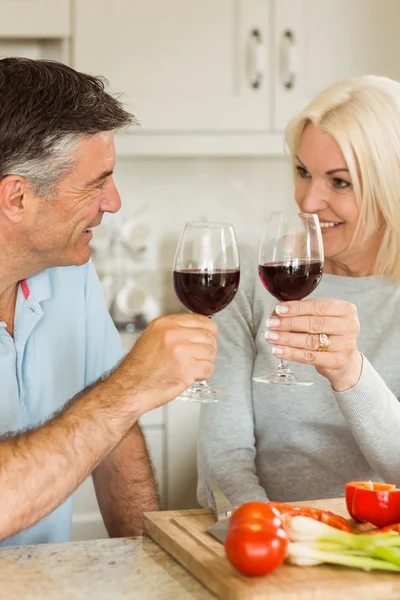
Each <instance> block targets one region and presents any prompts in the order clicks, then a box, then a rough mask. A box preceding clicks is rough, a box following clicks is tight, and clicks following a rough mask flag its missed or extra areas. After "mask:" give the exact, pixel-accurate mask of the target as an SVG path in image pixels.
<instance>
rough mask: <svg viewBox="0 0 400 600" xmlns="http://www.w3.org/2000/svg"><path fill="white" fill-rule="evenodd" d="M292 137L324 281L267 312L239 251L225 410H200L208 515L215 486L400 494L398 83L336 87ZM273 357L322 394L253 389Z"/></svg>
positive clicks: (288, 496) (267, 303)
mask: <svg viewBox="0 0 400 600" xmlns="http://www.w3.org/2000/svg"><path fill="white" fill-rule="evenodd" d="M286 140H287V143H288V146H289V149H290V153H291V157H292V160H293V166H294V170H295V200H296V202H297V205H298V208H299V210H300V211H301V212H306V213H316V214H317V215H318V217H319V219H320V223H321V227H322V236H323V243H324V252H325V266H324V276H323V278H322V282H321V283H320V285H319V286H318V288H317V289H316V290H315V292H314V293H313V294H312V295H311V296H310V297H309V298H308V299H305V300H303V301H300V302H287V303H284V304H282V305H280V306H279V308H276V310H275V312H273V313H272V315H271V311H273V308H274V306H275V307H276V304H277V302H276V300H274V298H273V297H272V296H270V295H269V294H268V293H267V292H266V291H265V290H264V289H263V287H262V285H261V283H260V281H259V279H258V275H257V270H256V269H257V249H256V248H255V249H252V250H246V251H245V252H242V253H241V259H242V261H241V271H242V281H241V286H240V289H239V292H238V294H237V297H236V299H235V301H234V302H232V303H231V304H230V306H229V307H228V308H226V309H225V310H224V311H223V312H221V313H220V315H219V317H217V319H216V320H217V322H218V324H219V338H218V339H219V349H218V358H217V364H216V369H215V375H214V376H213V380H212V383H213V385H216V386H219V387H222V388H227V389H228V390H229V393H230V400H227V401H225V402H221V403H219V404H211V405H206V406H203V407H202V412H201V419H200V432H199V453H198V468H199V484H198V497H199V501H200V502H201V504H203V505H206V504H207V495H206V489H205V481H206V479H207V478H208V477H210V476H212V477H213V478H214V479H216V481H217V482H218V483H219V485H220V487H221V489H222V490H223V491H224V492H225V494H226V495H227V496H228V497H229V498H230V500H231V501H232V502H234V503H235V504H239V503H241V502H244V501H247V500H266V499H270V500H281V501H290V500H292V501H296V500H303V499H315V498H328V497H339V496H343V495H344V485H345V483H346V481H349V480H368V479H371V480H380V479H382V480H385V481H387V482H391V483H396V484H400V405H399V403H398V398H400V285H399V284H400V84H399V83H397V82H395V81H392V80H389V79H386V78H381V77H372V76H368V77H358V78H353V79H348V80H345V81H342V82H339V83H337V84H335V85H333V86H331V87H330V88H328V89H327V90H326V91H324V92H323V93H321V94H320V95H319V96H317V97H316V98H315V99H314V100H313V101H312V102H311V103H310V104H309V105H308V106H307V107H306V108H305V109H304V110H303V111H302V112H301V113H300V114H299V115H298V116H297V117H296V118H295V119H293V121H292V122H291V123H290V124H289V126H288V128H287V131H286ZM359 322H360V324H361V327H360V325H359ZM321 333H325V334H327V335H328V337H329V341H330V345H329V348H328V350H327V351H325V352H318V349H321V347H320V346H321V344H320V336H319V334H321ZM271 346H272V348H271ZM271 349H272V352H271ZM278 358H283V359H285V360H290V361H295V362H298V363H300V364H299V365H296V375H298V376H299V379H300V380H302V379H303V380H308V379H310V378H311V379H312V380H313V381H314V385H313V386H312V387H311V388H307V387H299V386H285V385H270V386H269V385H263V384H260V383H256V382H253V381H252V376H253V375H264V374H267V373H272V372H274V371H275V370H276V366H277V359H278Z"/></svg>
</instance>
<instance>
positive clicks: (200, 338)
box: [0, 315, 217, 539]
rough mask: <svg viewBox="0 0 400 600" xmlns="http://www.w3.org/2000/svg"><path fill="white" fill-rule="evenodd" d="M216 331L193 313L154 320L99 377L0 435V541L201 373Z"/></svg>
mask: <svg viewBox="0 0 400 600" xmlns="http://www.w3.org/2000/svg"><path fill="white" fill-rule="evenodd" d="M216 332H217V326H216V325H215V324H214V323H213V322H212V321H210V320H209V319H207V318H206V317H201V316H200V315H174V316H171V317H162V318H160V319H156V320H155V321H153V322H152V323H150V325H149V326H148V327H147V329H146V331H145V332H144V333H143V335H142V336H141V338H140V340H139V341H138V342H137V344H136V345H135V347H134V348H133V349H132V350H131V352H130V353H129V354H128V355H127V357H126V358H125V359H124V360H123V361H122V363H121V364H120V366H119V367H118V368H117V369H116V370H115V371H114V372H113V373H111V375H109V376H108V377H107V378H106V379H104V380H103V381H99V382H98V383H96V384H94V385H93V386H92V387H91V388H89V389H86V390H85V391H84V392H81V393H80V394H78V396H77V397H76V398H75V399H74V400H73V401H72V403H71V404H69V405H68V406H67V407H66V408H64V409H63V410H62V411H61V412H60V413H59V414H58V415H57V416H56V417H54V418H53V419H52V420H51V421H49V422H48V423H46V424H45V425H44V426H42V427H40V428H38V429H36V430H32V431H28V432H25V433H22V434H19V435H16V436H13V437H10V438H8V439H3V440H2V441H0V539H4V538H7V537H9V536H11V535H13V534H15V533H17V532H19V531H21V530H22V529H25V528H26V527H29V526H31V525H34V524H35V523H37V522H38V521H39V520H40V519H42V518H43V517H45V516H46V515H48V514H49V513H50V512H52V511H53V510H54V509H55V508H56V507H57V506H58V505H59V504H61V503H62V502H63V501H64V500H65V499H66V498H67V497H68V496H69V495H70V494H71V493H72V492H73V491H74V490H75V489H76V488H77V487H78V485H79V484H80V483H81V482H82V481H83V480H84V479H85V478H86V477H87V476H88V475H89V474H90V473H91V472H92V470H93V469H94V468H95V467H96V466H97V465H98V464H99V463H100V462H101V461H102V460H103V459H104V458H105V457H106V456H107V455H108V454H109V453H110V452H111V451H112V450H113V449H114V448H115V447H116V446H117V444H118V443H119V442H120V440H121V439H122V438H123V437H124V436H125V435H126V434H127V432H128V431H129V430H130V429H131V427H132V426H133V425H134V424H135V423H136V422H137V420H138V418H139V417H140V416H141V415H142V414H144V413H145V412H147V411H149V410H152V409H153V408H157V407H158V406H161V405H163V404H166V403H167V402H169V401H170V400H173V399H174V398H176V396H178V395H179V394H180V393H181V392H183V390H185V389H186V388H187V387H188V386H189V385H190V384H191V383H192V382H193V381H194V380H201V379H208V377H210V375H211V373H212V372H213V368H214V365H213V363H214V360H215V355H216V340H215V337H216Z"/></svg>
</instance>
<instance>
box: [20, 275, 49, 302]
mask: <svg viewBox="0 0 400 600" xmlns="http://www.w3.org/2000/svg"><path fill="white" fill-rule="evenodd" d="M20 286H21V290H22V293H23V295H24V298H25V300H28V299H34V300H36V301H37V302H42V301H43V300H47V299H48V298H51V285H50V276H49V272H48V270H47V269H46V270H45V271H41V272H40V273H36V275H32V277H28V279H23V280H22V281H21V282H20Z"/></svg>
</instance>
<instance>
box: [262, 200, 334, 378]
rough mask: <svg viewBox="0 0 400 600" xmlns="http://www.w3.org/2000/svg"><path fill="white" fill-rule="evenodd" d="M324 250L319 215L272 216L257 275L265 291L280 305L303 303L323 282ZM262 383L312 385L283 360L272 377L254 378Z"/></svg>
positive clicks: (285, 214) (272, 214) (265, 232)
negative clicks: (295, 302) (298, 301)
mask: <svg viewBox="0 0 400 600" xmlns="http://www.w3.org/2000/svg"><path fill="white" fill-rule="evenodd" d="M323 266H324V247H323V244H322V235H321V228H320V225H319V219H318V217H317V215H311V214H306V213H287V212H273V213H271V215H270V217H269V219H268V222H267V226H266V228H265V230H264V234H263V237H262V240H261V244H260V250H259V254H258V274H259V277H260V280H261V283H262V284H263V286H264V287H265V289H266V290H268V292H269V293H270V294H272V295H273V296H275V298H277V300H279V301H280V302H287V301H290V300H302V299H303V298H305V297H306V296H308V295H309V294H311V292H313V291H314V290H315V288H316V287H317V285H318V284H319V282H320V281H321V279H322V271H323ZM253 380H254V381H257V382H259V383H275V384H284V385H312V384H313V382H312V381H299V380H298V379H297V377H296V375H295V374H294V373H293V371H291V369H290V368H289V366H288V365H287V363H285V362H284V361H283V360H282V359H281V361H280V364H279V367H278V370H277V371H276V373H274V374H273V375H269V376H268V375H267V376H265V375H263V376H260V377H254V378H253Z"/></svg>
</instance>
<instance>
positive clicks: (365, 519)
mask: <svg viewBox="0 0 400 600" xmlns="http://www.w3.org/2000/svg"><path fill="white" fill-rule="evenodd" d="M346 506H347V510H348V512H349V514H350V516H351V517H352V518H353V519H355V520H356V521H361V522H362V523H371V524H372V525H375V526H376V527H386V526H387V525H392V524H393V523H398V522H399V521H400V489H397V488H396V486H395V485H393V484H390V483H375V482H373V481H350V482H348V483H346Z"/></svg>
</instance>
